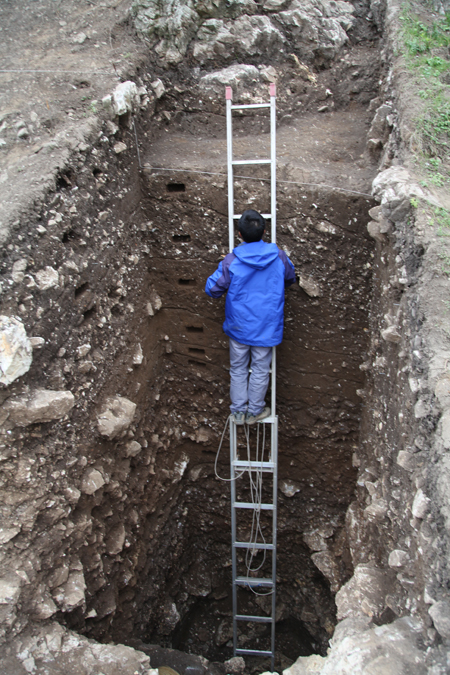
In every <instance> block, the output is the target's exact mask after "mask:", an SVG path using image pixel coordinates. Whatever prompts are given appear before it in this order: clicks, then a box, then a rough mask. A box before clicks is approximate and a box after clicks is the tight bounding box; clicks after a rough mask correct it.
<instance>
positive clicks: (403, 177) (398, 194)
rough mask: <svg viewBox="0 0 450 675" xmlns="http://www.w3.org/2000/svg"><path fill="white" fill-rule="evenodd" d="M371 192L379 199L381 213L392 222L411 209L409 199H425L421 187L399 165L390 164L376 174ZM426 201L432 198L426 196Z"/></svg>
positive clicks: (398, 219)
mask: <svg viewBox="0 0 450 675" xmlns="http://www.w3.org/2000/svg"><path fill="white" fill-rule="evenodd" d="M372 194H373V196H374V197H375V199H377V200H378V201H381V207H382V210H383V214H384V216H385V217H386V218H388V219H389V220H391V221H392V222H400V221H403V220H405V218H406V217H407V216H408V214H409V212H410V210H411V199H412V198H415V199H425V193H424V192H423V190H422V188H421V187H420V186H419V185H418V184H417V183H415V182H414V181H413V179H412V177H411V175H410V174H409V172H408V171H407V170H406V169H405V168H403V167H401V166H391V167H390V168H389V169H386V170H385V171H382V172H381V173H379V174H378V176H377V177H376V178H375V180H374V181H373V183H372ZM427 199H428V201H430V200H431V202H433V199H432V198H430V196H428V197H427Z"/></svg>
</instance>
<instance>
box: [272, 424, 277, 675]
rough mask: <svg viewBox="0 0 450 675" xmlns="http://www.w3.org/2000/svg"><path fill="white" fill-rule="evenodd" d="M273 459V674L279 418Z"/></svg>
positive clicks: (274, 426) (274, 433)
mask: <svg viewBox="0 0 450 675" xmlns="http://www.w3.org/2000/svg"><path fill="white" fill-rule="evenodd" d="M271 434H272V438H271V444H272V458H273V463H274V470H273V485H272V490H273V494H272V502H273V511H272V545H273V552H272V580H273V587H272V626H271V648H272V660H271V665H272V672H273V669H274V661H275V621H276V588H277V489H278V417H276V418H275V421H274V423H273V424H272V427H271Z"/></svg>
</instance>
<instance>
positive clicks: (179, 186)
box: [167, 183, 186, 192]
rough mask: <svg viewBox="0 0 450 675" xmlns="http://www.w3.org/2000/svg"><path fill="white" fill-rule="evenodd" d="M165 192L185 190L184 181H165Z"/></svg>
mask: <svg viewBox="0 0 450 675" xmlns="http://www.w3.org/2000/svg"><path fill="white" fill-rule="evenodd" d="M167 192H186V186H185V184H184V183H167Z"/></svg>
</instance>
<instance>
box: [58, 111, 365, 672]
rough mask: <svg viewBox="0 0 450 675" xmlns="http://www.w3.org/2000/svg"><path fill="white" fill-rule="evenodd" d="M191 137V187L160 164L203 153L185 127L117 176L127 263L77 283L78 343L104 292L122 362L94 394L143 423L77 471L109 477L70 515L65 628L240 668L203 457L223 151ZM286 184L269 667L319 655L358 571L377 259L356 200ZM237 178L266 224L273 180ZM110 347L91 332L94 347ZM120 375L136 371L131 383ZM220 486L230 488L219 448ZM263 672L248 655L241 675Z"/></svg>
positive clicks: (223, 376) (214, 483) (226, 537)
mask: <svg viewBox="0 0 450 675" xmlns="http://www.w3.org/2000/svg"><path fill="white" fill-rule="evenodd" d="M352 116H353V118H354V120H356V119H357V116H356V114H355V113H352ZM321 124H322V125H323V124H324V122H323V119H322V120H321ZM285 133H286V137H287V136H289V135H292V130H291V131H289V130H286V129H285ZM282 134H283V128H282V130H281V132H280V135H281V138H283V136H282ZM319 137H321V136H319ZM242 138H243V144H244V145H245V144H247V145H248V146H249V147H251V146H252V144H253V139H252V138H247V137H246V136H244V135H243V136H242ZM298 138H300V136H299V137H298ZM309 138H310V139H311V140H312V136H310V137H309ZM203 140H204V148H206V147H207V148H208V154H206V152H205V149H203V150H202V152H201V153H200V154H201V158H200V160H197V161H196V162H195V163H194V171H195V173H192V172H191V171H188V170H184V169H183V168H175V166H172V167H171V166H167V167H166V168H165V169H162V168H157V169H154V168H153V167H152V164H154V163H155V162H154V157H155V156H158V158H161V157H163V158H164V160H165V163H166V164H167V163H169V162H168V160H169V159H170V158H171V159H172V162H173V163H174V164H179V162H180V161H181V159H180V157H181V158H182V156H181V155H180V154H179V151H178V148H179V147H185V146H186V145H187V144H188V143H189V142H195V144H196V145H197V147H198V143H199V141H198V139H195V141H194V140H192V141H191V139H190V138H189V137H188V136H187V137H184V138H182V137H181V136H180V132H179V130H178V129H176V130H175V132H174V136H173V137H172V136H169V137H167V136H166V137H164V139H163V140H162V141H161V142H159V141H157V140H156V141H155V142H154V143H153V144H152V145H151V146H150V152H149V154H148V155H145V154H144V169H143V171H142V172H141V174H140V175H139V173H138V168H137V167H136V166H134V167H133V165H131V166H130V167H128V175H127V176H126V182H125V185H128V186H130V185H133V189H132V190H130V188H129V187H128V188H127V187H125V188H124V182H122V186H120V188H116V190H118V189H120V190H121V191H122V194H124V195H125V194H126V195H127V196H126V198H124V199H122V202H121V204H120V209H118V210H117V211H116V212H115V214H114V217H115V222H117V223H118V225H117V236H118V239H117V245H120V249H118V248H117V247H116V246H114V247H111V248H109V247H107V248H106V249H105V252H106V253H107V254H108V253H109V251H111V254H110V255H111V263H109V264H104V263H101V262H98V261H97V263H94V264H96V267H94V266H92V267H91V268H90V269H87V270H86V271H85V272H83V274H82V275H81V277H80V280H79V282H78V283H77V285H76V287H75V292H74V295H75V303H76V304H77V305H79V307H80V309H79V312H81V314H80V316H81V317H82V319H81V322H80V324H79V328H78V332H79V336H80V340H81V342H83V340H84V338H83V337H82V336H83V335H84V334H85V333H87V331H88V330H89V325H90V322H91V325H92V322H93V321H98V320H99V318H100V315H101V314H102V312H103V313H104V312H105V307H104V306H103V305H101V307H98V303H97V301H96V300H95V298H98V297H100V296H104V295H105V291H107V298H108V300H107V304H108V306H109V309H110V318H109V320H108V325H107V326H105V328H106V330H109V331H110V333H109V334H110V335H112V336H116V337H115V339H116V341H117V343H118V344H119V346H120V353H121V354H122V355H121V356H117V357H115V358H116V359H117V358H118V359H119V361H115V362H114V363H111V364H110V365H109V366H108V377H107V379H106V380H105V394H106V393H108V394H109V395H112V394H114V393H119V394H120V396H124V397H126V398H127V399H129V400H131V401H133V402H134V403H137V404H138V406H139V408H140V410H141V412H140V414H139V418H138V419H136V420H135V421H134V422H133V424H132V425H131V427H130V428H129V429H128V431H127V432H123V433H122V434H120V435H119V436H118V437H117V438H115V439H114V440H113V441H108V440H104V441H101V440H99V439H98V436H97V434H95V435H94V436H93V437H92V438H91V440H90V444H89V451H90V459H89V464H90V465H91V464H92V465H93V466H98V467H99V468H100V465H102V467H103V468H102V472H103V471H104V466H105V462H106V465H108V466H109V467H110V468H109V469H108V473H109V474H110V482H109V483H108V484H107V485H105V486H104V487H103V488H101V489H100V490H99V491H98V492H97V491H96V492H95V494H94V495H93V496H90V495H83V496H82V497H81V499H80V501H79V502H78V504H77V505H76V507H75V508H74V511H73V518H74V519H75V521H78V522H82V521H91V522H92V523H93V529H92V533H91V535H88V539H87V546H86V547H84V548H83V549H81V552H80V559H81V562H82V564H83V569H84V570H85V581H86V585H87V588H88V589H90V590H89V596H90V600H89V602H88V604H87V608H86V610H82V609H81V608H80V609H75V610H74V611H73V612H71V613H70V612H69V613H67V612H66V613H65V614H64V616H62V615H61V620H63V621H64V622H66V623H67V625H68V626H69V627H71V628H73V629H75V630H77V631H80V632H82V633H83V634H85V635H87V636H89V637H93V638H96V639H98V640H100V641H109V640H113V641H115V642H119V641H120V642H125V643H129V644H133V645H137V644H141V642H136V640H141V641H142V642H143V643H145V644H159V645H161V646H163V647H170V648H174V649H177V650H181V651H185V652H188V653H192V654H198V655H201V656H204V657H206V658H208V659H209V660H210V661H216V662H217V661H219V662H224V661H225V660H227V659H229V658H230V657H231V656H232V642H231V639H232V628H231V625H232V624H231V616H232V611H231V567H230V528H231V525H230V497H229V486H228V484H226V483H222V482H220V481H219V480H218V479H217V478H216V477H215V473H214V460H215V454H216V451H217V448H218V444H219V440H220V436H221V433H222V430H223V427H224V425H225V422H226V418H227V415H228V405H229V400H228V387H229V375H228V341H227V338H226V336H225V335H224V334H223V332H222V328H221V326H222V322H223V310H224V300H223V299H222V300H219V301H213V300H212V299H210V298H208V297H207V296H206V295H205V294H204V283H205V280H206V278H207V277H208V275H209V274H211V273H212V272H213V271H214V269H215V268H216V266H217V264H218V262H219V261H220V259H221V258H222V256H223V255H225V254H226V253H227V246H228V229H227V216H226V214H227V208H226V199H227V197H226V195H227V190H226V179H225V176H224V175H223V171H222V170H221V163H222V156H223V147H224V141H223V138H221V137H219V138H214V137H211V138H205V139H203ZM263 140H264V137H263ZM279 142H280V141H279ZM303 142H305V139H304V138H303ZM327 142H329V138H328V137H327ZM360 142H362V141H360ZM352 143H355V139H354V137H353V138H352ZM343 146H344V149H345V142H344V144H343ZM169 150H170V152H169ZM219 151H220V154H219ZM141 152H142V150H141ZM289 152H290V153H291V155H292V157H294V156H298V157H304V156H305V154H307V152H308V150H307V149H306V150H305V152H304V151H303V149H302V147H301V144H300V143H299V141H298V140H297V146H294V143H293V142H291V144H290V146H289ZM343 152H344V150H343ZM169 155H170V157H169ZM184 161H186V159H185V158H184ZM203 171H208V173H201V172H203ZM366 171H367V169H366V168H365V167H364V169H363V171H362V173H363V174H364V172H366ZM280 173H282V175H283V182H280V184H279V191H278V192H279V194H278V210H277V218H278V226H277V242H278V244H279V246H280V247H282V248H283V249H284V250H286V251H287V252H288V254H289V256H290V258H291V260H292V261H293V263H294V265H295V266H296V270H297V274H298V275H299V284H296V285H295V286H294V287H292V288H291V289H290V290H288V291H287V293H286V306H285V336H284V341H283V343H282V345H281V346H280V347H279V349H278V378H277V386H278V389H277V410H278V414H279V420H280V426H279V449H280V450H279V474H278V475H279V488H280V489H279V510H278V556H277V568H278V573H277V627H276V630H277V661H276V667H277V668H278V669H280V668H284V667H287V666H288V665H289V663H290V662H292V661H294V660H295V658H296V657H297V656H299V655H308V654H311V653H321V654H325V653H326V649H327V645H328V640H329V638H330V637H331V635H332V632H333V628H334V625H335V621H336V616H335V606H334V599H333V594H334V592H335V591H336V590H337V589H338V588H339V587H340V586H341V585H342V584H343V583H345V581H347V580H348V579H349V578H350V576H351V572H352V566H351V560H350V554H349V550H348V545H347V542H346V535H345V530H344V517H345V512H346V509H347V507H348V505H349V503H350V502H351V500H352V496H353V492H354V486H355V480H356V472H355V468H354V467H353V466H352V455H353V453H354V452H355V449H356V448H357V447H358V434H359V423H360V417H361V409H362V399H361V397H360V395H358V394H359V392H358V390H361V389H363V387H364V373H363V372H362V371H361V370H360V368H359V365H360V364H361V362H362V361H364V358H365V353H366V350H367V342H368V316H367V314H368V307H369V303H370V291H371V265H372V260H373V253H372V240H371V239H370V238H369V236H368V234H367V229H366V225H367V221H368V216H367V214H368V211H369V209H370V208H371V207H372V206H374V202H373V200H372V199H371V198H370V197H369V196H368V195H367V194H359V192H361V191H358V190H356V189H355V190H354V191H353V192H348V191H346V190H345V189H344V190H339V189H335V188H328V187H316V186H314V185H313V186H311V185H310V183H314V180H313V179H312V178H311V175H310V176H309V180H308V181H304V180H303V181H302V180H299V179H300V178H305V167H295V166H294V167H291V169H290V170H288V168H287V167H286V166H283V170H282V171H281V172H280ZM124 175H126V174H125V172H123V173H122V177H120V174H118V179H119V181H124V178H123V176H124ZM249 176H250V177H249V179H248V180H243V179H239V181H238V183H239V186H238V190H237V194H238V198H239V199H240V201H241V204H242V206H243V207H244V208H245V205H246V204H248V205H251V206H253V207H255V208H258V209H259V210H260V211H263V212H264V211H265V210H267V200H268V194H267V192H268V185H267V182H266V181H264V180H262V179H261V176H259V175H258V176H256V177H255V176H254V175H251V174H249ZM329 178H330V177H329ZM353 179H354V180H355V177H353ZM364 179H365V175H363V176H360V177H359V182H360V184H362V183H363V181H364ZM330 180H331V178H330ZM304 183H309V184H306V185H305V184H304ZM180 186H182V189H181V188H180ZM260 204H261V206H260ZM112 231H114V227H113V228H112ZM76 245H77V244H76V239H74V240H73V242H72V246H73V250H74V251H76V250H77V249H76ZM119 250H120V253H121V255H122V260H120V259H119V260H117V257H116V256H117V252H118V251H119ZM130 262H131V264H130ZM119 277H120V278H119ZM104 334H105V331H104V330H103V329H102V331H101V332H100V331H97V332H96V335H98V336H99V341H98V342H97V341H96V339H95V338H93V337H90V338H89V340H90V350H91V352H94V353H95V351H96V350H98V349H101V340H102V339H104V337H103V336H104ZM102 353H103V355H104V351H103V352H102ZM136 355H137V358H136ZM139 355H140V356H139ZM118 363H122V364H123V365H122V367H123V366H127V364H128V368H127V370H128V372H127V375H126V378H125V379H123V378H122V377H121V376H119V371H120V368H119V367H118V365H117V364H118ZM102 367H103V368H105V365H104V364H102ZM120 372H121V371H120ZM85 378H86V381H88V380H89V376H88V375H86V376H85ZM93 430H94V429H93ZM111 443H112V444H113V445H112V447H113V448H114V450H113V452H111ZM133 443H137V444H139V445H137V446H136V448H137V450H138V451H137V453H136V454H134V451H133V450H130V444H133ZM218 473H219V475H221V476H223V477H228V475H229V467H228V447H227V444H226V441H225V444H224V447H223V450H222V453H221V455H220V457H219V461H218ZM267 487H269V486H267ZM123 525H125V528H124V527H123ZM243 528H244V532H246V531H247V529H248V524H245V523H244V524H243ZM125 530H126V532H127V534H126V535H125ZM100 532H102V535H101V539H102V541H104V542H105V545H106V552H105V553H104V554H103V555H102V556H101V558H100V559H101V566H100V565H99V563H100V559H99V556H98V553H97V552H96V551H97V547H96V541H97V539H98V537H99V533H100ZM244 536H245V535H244ZM121 546H122V548H120V547H121ZM125 547H126V548H125ZM119 549H120V550H119ZM125 551H126V554H125ZM241 562H242V561H241ZM101 567H103V569H101ZM105 575H107V576H105ZM106 578H107V584H106V585H105V584H104V581H103V580H104V579H106ZM241 595H242V598H243V600H242V603H243V607H244V608H245V611H248V613H250V614H258V613H261V612H266V611H269V610H268V605H267V603H268V599H267V597H264V596H255V595H253V594H252V593H250V592H249V591H246V590H242V591H241ZM269 602H270V601H269ZM242 637H243V640H244V642H245V643H246V644H248V645H250V648H260V649H261V648H267V641H268V629H267V626H264V625H262V626H261V625H259V626H257V628H256V630H255V628H254V627H252V628H250V627H249V630H248V631H247V634H246V629H245V628H244V631H243V636H242ZM264 644H265V645H266V646H264ZM252 662H253V665H252ZM260 667H261V661H260V660H256V662H254V659H251V658H250V659H248V668H249V669H251V670H256V671H257V670H258V668H260Z"/></svg>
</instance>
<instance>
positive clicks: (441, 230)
mask: <svg viewBox="0 0 450 675" xmlns="http://www.w3.org/2000/svg"><path fill="white" fill-rule="evenodd" d="M430 222H431V224H432V225H437V226H438V231H437V234H438V235H439V236H440V237H450V211H447V209H444V208H435V209H434V214H433V216H431V217H430Z"/></svg>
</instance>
